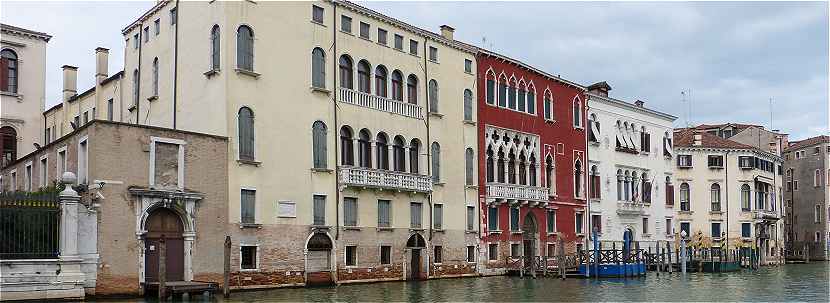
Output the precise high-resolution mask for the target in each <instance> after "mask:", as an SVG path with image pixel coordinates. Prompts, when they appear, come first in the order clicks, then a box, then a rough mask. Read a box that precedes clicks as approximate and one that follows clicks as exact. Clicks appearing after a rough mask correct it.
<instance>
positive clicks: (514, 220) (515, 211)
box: [510, 207, 519, 231]
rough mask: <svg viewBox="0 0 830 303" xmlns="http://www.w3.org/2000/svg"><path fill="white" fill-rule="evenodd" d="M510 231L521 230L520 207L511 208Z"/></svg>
mask: <svg viewBox="0 0 830 303" xmlns="http://www.w3.org/2000/svg"><path fill="white" fill-rule="evenodd" d="M510 230H511V231H518V230H519V208H518V207H511V208H510Z"/></svg>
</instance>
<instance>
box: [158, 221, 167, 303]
mask: <svg viewBox="0 0 830 303" xmlns="http://www.w3.org/2000/svg"><path fill="white" fill-rule="evenodd" d="M158 280H159V301H164V300H167V243H166V241H165V239H164V235H161V239H160V240H159V277H158Z"/></svg>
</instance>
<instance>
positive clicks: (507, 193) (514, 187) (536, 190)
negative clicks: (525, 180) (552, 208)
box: [487, 182, 548, 202]
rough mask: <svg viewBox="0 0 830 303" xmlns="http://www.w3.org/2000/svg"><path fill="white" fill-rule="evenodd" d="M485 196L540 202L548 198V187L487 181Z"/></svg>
mask: <svg viewBox="0 0 830 303" xmlns="http://www.w3.org/2000/svg"><path fill="white" fill-rule="evenodd" d="M487 197H488V198H494V199H515V200H527V201H539V202H541V201H547V200H548V189H547V188H546V187H539V186H528V185H518V184H505V183H492V182H491V183H487Z"/></svg>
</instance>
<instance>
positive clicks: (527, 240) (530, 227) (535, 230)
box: [522, 212, 539, 266]
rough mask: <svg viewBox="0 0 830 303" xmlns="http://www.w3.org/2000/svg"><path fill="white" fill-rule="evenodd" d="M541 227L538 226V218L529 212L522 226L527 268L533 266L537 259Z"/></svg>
mask: <svg viewBox="0 0 830 303" xmlns="http://www.w3.org/2000/svg"><path fill="white" fill-rule="evenodd" d="M538 226H539V225H538V224H536V216H534V215H533V213H532V212H528V213H527V215H526V216H525V220H524V223H523V224H522V241H523V244H524V245H523V246H524V257H525V266H532V265H533V264H534V262H533V259H534V258H535V257H536V247H537V244H536V243H537V242H538V241H537V238H538V236H539V227H538Z"/></svg>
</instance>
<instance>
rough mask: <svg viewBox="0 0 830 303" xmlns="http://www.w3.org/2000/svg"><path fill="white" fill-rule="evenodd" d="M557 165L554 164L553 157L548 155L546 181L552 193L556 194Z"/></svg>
mask: <svg viewBox="0 0 830 303" xmlns="http://www.w3.org/2000/svg"><path fill="white" fill-rule="evenodd" d="M555 167H556V166H555V165H554V164H553V157H551V156H550V155H548V157H547V158H546V159H545V182H547V184H548V190H550V195H551V196H553V195H556V172H555V171H554V170H555Z"/></svg>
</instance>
